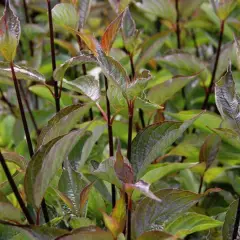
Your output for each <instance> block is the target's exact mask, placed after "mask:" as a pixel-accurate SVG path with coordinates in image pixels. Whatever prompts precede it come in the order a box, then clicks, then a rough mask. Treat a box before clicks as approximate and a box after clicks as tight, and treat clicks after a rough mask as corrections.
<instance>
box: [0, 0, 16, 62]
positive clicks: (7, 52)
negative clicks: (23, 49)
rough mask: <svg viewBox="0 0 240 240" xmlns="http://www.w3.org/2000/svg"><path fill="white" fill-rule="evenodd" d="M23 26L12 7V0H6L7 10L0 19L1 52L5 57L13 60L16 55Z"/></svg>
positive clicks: (9, 60)
mask: <svg viewBox="0 0 240 240" xmlns="http://www.w3.org/2000/svg"><path fill="white" fill-rule="evenodd" d="M20 34H21V27H20V22H19V20H18V17H17V16H16V15H15V14H14V13H13V11H12V9H11V7H10V1H9V0H6V1H5V10H4V13H3V16H2V18H1V19H0V52H1V54H2V55H3V57H4V58H5V59H6V60H7V61H8V62H11V61H13V60H14V58H15V55H16V50H17V46H18V44H19V39H20Z"/></svg>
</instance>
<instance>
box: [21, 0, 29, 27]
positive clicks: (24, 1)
mask: <svg viewBox="0 0 240 240" xmlns="http://www.w3.org/2000/svg"><path fill="white" fill-rule="evenodd" d="M23 8H24V14H25V20H26V23H29V22H30V20H29V16H28V7H27V2H26V0H23Z"/></svg>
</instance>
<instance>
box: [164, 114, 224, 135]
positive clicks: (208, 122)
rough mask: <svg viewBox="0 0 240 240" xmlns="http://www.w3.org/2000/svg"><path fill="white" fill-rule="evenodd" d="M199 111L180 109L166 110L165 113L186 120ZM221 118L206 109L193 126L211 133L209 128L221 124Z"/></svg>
mask: <svg viewBox="0 0 240 240" xmlns="http://www.w3.org/2000/svg"><path fill="white" fill-rule="evenodd" d="M199 113H201V110H188V111H181V112H179V113H170V112H166V114H167V115H169V116H171V117H173V118H174V119H177V120H179V121H186V120H189V119H191V118H193V117H194V116H195V115H196V114H199ZM221 122H222V120H221V117H220V116H219V115H217V114H215V113H213V112H210V111H206V112H205V113H204V114H202V115H201V116H200V117H199V118H198V119H197V120H196V121H195V122H194V124H193V126H194V127H195V128H199V129H200V130H202V131H204V132H209V133H211V132H212V131H211V130H210V129H212V128H218V127H219V126H220V124H221Z"/></svg>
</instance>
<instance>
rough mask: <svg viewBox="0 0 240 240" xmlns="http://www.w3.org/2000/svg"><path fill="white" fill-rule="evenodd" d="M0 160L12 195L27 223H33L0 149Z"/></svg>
mask: <svg viewBox="0 0 240 240" xmlns="http://www.w3.org/2000/svg"><path fill="white" fill-rule="evenodd" d="M0 161H1V165H2V168H3V170H4V173H5V174H6V177H7V179H8V182H9V184H10V186H11V188H12V190H13V193H14V195H15V197H16V199H17V201H18V203H19V206H20V207H21V209H22V211H23V213H24V215H25V217H26V219H27V221H28V223H29V224H35V223H34V221H33V219H32V216H31V214H30V213H29V211H28V209H27V207H26V206H25V203H24V201H23V199H22V197H21V195H20V193H19V191H18V188H17V185H16V184H15V182H14V180H13V178H12V175H11V173H10V171H9V169H8V166H7V164H6V161H5V159H4V157H3V155H2V153H1V151H0Z"/></svg>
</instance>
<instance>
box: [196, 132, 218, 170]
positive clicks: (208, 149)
mask: <svg viewBox="0 0 240 240" xmlns="http://www.w3.org/2000/svg"><path fill="white" fill-rule="evenodd" d="M220 143H221V138H220V137H219V136H218V135H217V134H211V135H209V136H208V137H207V139H206V140H205V142H204V143H203V145H202V147H201V150H200V153H199V162H205V163H206V169H208V168H209V167H210V166H211V164H212V163H213V161H214V160H215V158H216V156H217V154H218V151H219V147H220Z"/></svg>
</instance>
